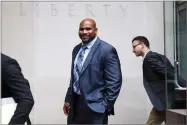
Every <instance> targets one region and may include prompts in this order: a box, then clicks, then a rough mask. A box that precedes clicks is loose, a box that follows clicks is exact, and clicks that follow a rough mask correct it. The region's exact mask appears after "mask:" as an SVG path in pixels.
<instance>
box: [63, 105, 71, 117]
mask: <svg viewBox="0 0 187 125" xmlns="http://www.w3.org/2000/svg"><path fill="white" fill-rule="evenodd" d="M69 109H70V103H69V102H65V103H64V107H63V110H64V114H65V115H66V116H68V113H69Z"/></svg>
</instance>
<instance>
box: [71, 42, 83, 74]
mask: <svg viewBox="0 0 187 125" xmlns="http://www.w3.org/2000/svg"><path fill="white" fill-rule="evenodd" d="M80 48H81V43H80V44H79V45H78V46H77V47H76V48H75V50H74V52H73V57H72V64H71V76H73V70H74V61H75V57H76V55H77V53H78V52H79V50H80Z"/></svg>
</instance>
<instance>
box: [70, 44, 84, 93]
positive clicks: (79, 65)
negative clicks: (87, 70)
mask: <svg viewBox="0 0 187 125" xmlns="http://www.w3.org/2000/svg"><path fill="white" fill-rule="evenodd" d="M86 49H87V47H86V46H82V49H81V52H80V53H79V56H78V59H77V62H76V64H75V68H74V84H73V88H74V92H76V93H77V94H80V87H79V82H78V81H79V75H80V73H81V70H82V61H83V58H84V54H85V50H86Z"/></svg>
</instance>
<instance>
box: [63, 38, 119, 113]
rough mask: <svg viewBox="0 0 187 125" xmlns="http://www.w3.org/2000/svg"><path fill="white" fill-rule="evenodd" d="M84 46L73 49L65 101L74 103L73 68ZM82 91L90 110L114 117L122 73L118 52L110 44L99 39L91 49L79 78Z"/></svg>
mask: <svg viewBox="0 0 187 125" xmlns="http://www.w3.org/2000/svg"><path fill="white" fill-rule="evenodd" d="M80 47H81V43H80V44H79V45H77V46H76V47H75V48H74V49H73V53H72V67H71V81H70V86H69V88H68V91H67V94H66V98H65V102H72V103H76V102H73V94H72V93H73V82H74V81H73V67H74V60H75V57H76V55H77V53H78V51H79V49H80ZM79 84H80V91H81V95H82V96H83V98H84V100H85V102H86V103H87V105H88V107H89V108H90V109H91V110H93V111H94V112H98V113H104V112H108V113H109V115H110V114H113V115H114V108H113V106H114V103H115V101H116V99H117V97H118V95H119V92H120V89H121V84H122V74H121V67H120V61H119V58H118V54H117V51H116V49H115V48H114V47H113V46H111V45H110V44H108V43H106V42H104V41H102V40H100V39H99V38H98V39H97V40H96V42H95V43H94V45H93V46H92V48H91V50H90V52H89V54H88V56H87V58H86V60H85V62H84V64H83V68H82V71H81V74H80V77H79Z"/></svg>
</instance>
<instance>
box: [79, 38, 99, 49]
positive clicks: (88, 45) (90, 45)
mask: <svg viewBox="0 0 187 125" xmlns="http://www.w3.org/2000/svg"><path fill="white" fill-rule="evenodd" d="M96 40H97V36H96V37H95V38H94V39H93V40H92V41H91V42H89V43H87V44H85V46H86V47H87V48H88V49H91V47H92V46H93V45H94V43H95V42H96ZM82 45H83V44H82Z"/></svg>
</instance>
